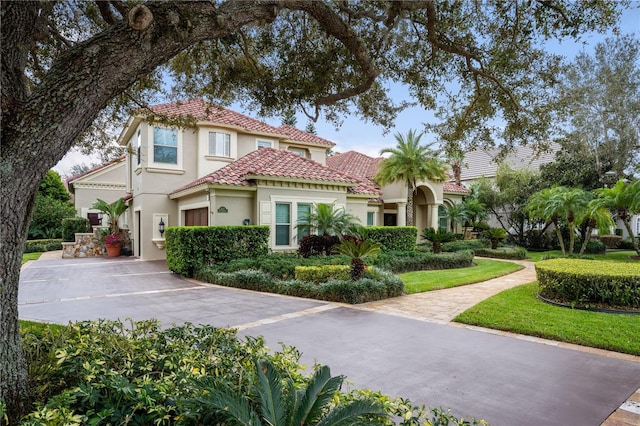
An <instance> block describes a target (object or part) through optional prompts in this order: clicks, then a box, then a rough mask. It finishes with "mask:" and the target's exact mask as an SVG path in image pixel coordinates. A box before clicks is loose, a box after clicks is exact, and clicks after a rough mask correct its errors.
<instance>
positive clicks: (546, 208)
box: [525, 188, 566, 254]
mask: <svg viewBox="0 0 640 426" xmlns="http://www.w3.org/2000/svg"><path fill="white" fill-rule="evenodd" d="M553 190H554V188H545V189H543V190H540V191H538V192H536V193H535V194H533V195H532V196H531V197H529V202H528V203H527V206H526V207H525V210H526V211H527V213H529V220H533V219H534V218H536V219H542V220H543V221H544V222H545V225H548V224H549V223H553V225H554V227H555V230H556V236H557V237H558V243H559V244H560V249H561V250H562V254H565V253H566V251H565V249H564V240H563V238H562V232H560V221H559V217H558V211H557V208H555V206H552V199H553Z"/></svg>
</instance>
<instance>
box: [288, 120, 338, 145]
mask: <svg viewBox="0 0 640 426" xmlns="http://www.w3.org/2000/svg"><path fill="white" fill-rule="evenodd" d="M278 130H279V131H280V133H283V134H285V135H287V136H288V137H289V139H291V140H293V141H299V142H307V143H313V144H317V145H326V146H329V147H331V146H335V145H336V144H335V143H333V142H331V141H329V140H327V139H323V138H321V137H320V136H317V135H314V134H313V133H309V132H305V131H303V130H300V129H296V128H295V127H293V126H289V125H287V124H283V125H282V126H280V127H278Z"/></svg>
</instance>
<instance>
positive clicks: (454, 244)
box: [442, 238, 490, 252]
mask: <svg viewBox="0 0 640 426" xmlns="http://www.w3.org/2000/svg"><path fill="white" fill-rule="evenodd" d="M489 244H490V242H489V240H487V239H484V238H479V239H474V240H459V241H450V242H448V243H443V244H442V251H446V252H452V251H462V250H476V249H481V248H485V247H489Z"/></svg>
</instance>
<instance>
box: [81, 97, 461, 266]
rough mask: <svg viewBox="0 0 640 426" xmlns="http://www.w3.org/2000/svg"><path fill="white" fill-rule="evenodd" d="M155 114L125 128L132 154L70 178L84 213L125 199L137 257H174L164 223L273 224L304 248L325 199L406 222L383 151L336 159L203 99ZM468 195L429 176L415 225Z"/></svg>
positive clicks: (275, 245) (402, 193)
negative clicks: (99, 202) (167, 248)
mask: <svg viewBox="0 0 640 426" xmlns="http://www.w3.org/2000/svg"><path fill="white" fill-rule="evenodd" d="M151 113H152V114H153V115H155V116H152V117H150V116H149V115H148V114H146V115H143V114H140V115H134V116H132V117H130V119H129V120H128V121H127V123H126V125H125V126H124V128H123V130H122V132H121V133H120V136H119V137H118V142H119V143H120V144H121V145H122V146H124V147H126V148H127V152H128V154H127V155H126V158H125V159H124V160H123V161H120V162H117V163H114V164H111V165H108V166H106V167H104V168H101V169H100V170H102V172H100V170H96V171H95V172H91V173H89V174H87V175H83V176H81V177H79V178H77V179H72V180H71V182H70V185H71V186H73V187H74V188H75V192H76V208H77V210H78V213H79V214H81V215H82V216H85V217H87V215H88V214H89V213H92V212H91V209H90V206H91V205H92V204H93V202H95V200H96V199H97V198H102V199H104V200H105V201H109V202H110V201H113V200H114V199H117V198H118V197H120V196H121V197H123V198H125V200H126V201H127V203H128V205H129V209H128V210H127V212H126V213H125V216H126V218H121V219H120V223H123V224H125V227H128V228H129V231H130V234H131V239H132V242H133V247H132V249H133V254H134V255H135V256H137V257H140V258H142V259H148V260H152V259H163V258H164V257H165V252H164V235H162V234H161V232H160V228H159V224H160V222H162V223H163V224H164V225H165V226H193V225H249V224H250V225H268V226H269V227H270V229H271V235H270V248H271V249H272V250H273V251H289V250H295V249H297V247H298V241H299V239H300V238H301V237H302V236H303V235H302V234H301V233H300V232H299V231H298V229H297V227H296V224H297V223H298V220H299V218H301V217H302V216H303V215H305V214H307V213H308V212H309V211H311V209H313V208H314V205H315V204H317V203H334V204H335V205H336V206H338V207H344V208H345V209H346V210H347V211H349V212H350V213H351V214H353V215H354V216H356V217H357V218H358V219H359V220H360V223H361V224H362V225H368V226H373V225H383V224H384V225H404V217H405V211H406V210H405V209H406V188H405V185H403V184H402V183H398V184H394V185H389V186H385V187H382V188H380V187H378V185H377V184H376V183H375V182H373V180H372V177H373V176H374V175H375V171H376V170H377V164H378V163H379V162H380V161H381V159H380V158H371V157H368V156H366V155H363V154H360V153H356V152H353V151H351V152H348V153H345V154H339V155H334V156H331V157H329V158H327V151H328V150H329V149H331V148H332V147H333V146H334V143H333V142H331V141H328V140H326V139H323V138H321V137H319V136H316V135H314V134H311V133H307V132H304V131H301V130H299V129H296V128H294V127H292V126H286V125H285V126H280V127H274V126H271V125H269V124H267V123H264V122H262V121H259V120H256V119H253V118H251V117H248V116H246V115H243V114H240V113H237V112H234V111H231V110H228V109H224V108H220V107H217V106H215V105H212V104H209V103H207V102H205V101H203V100H199V99H196V100H190V101H184V102H174V103H167V104H161V105H156V106H153V107H151ZM161 117H164V118H166V117H170V118H172V119H173V121H172V122H179V123H181V124H180V127H177V126H171V125H166V124H161V123H163V122H167V120H161V119H160V118H161ZM108 176H113V178H112V177H109V178H108V179H107V177H108ZM116 176H117V178H116ZM111 179H114V181H113V185H110V184H109V185H107V182H111ZM116 181H117V182H116ZM116 183H117V184H116ZM92 185H93V186H92ZM107 187H108V188H107ZM108 189H109V190H112V192H109V193H106V192H105V191H107V190H108ZM467 192H468V191H467V190H465V189H464V188H461V187H458V186H456V185H455V184H452V183H434V182H420V184H419V185H418V190H417V191H416V194H415V203H414V204H415V212H416V214H415V217H416V226H418V228H419V229H422V228H424V227H428V226H438V224H439V221H440V219H441V216H440V215H439V210H438V209H439V208H440V207H441V206H442V205H443V204H444V203H455V202H460V201H461V199H462V196H463V195H465V194H466V193H467ZM114 197H115V198H114Z"/></svg>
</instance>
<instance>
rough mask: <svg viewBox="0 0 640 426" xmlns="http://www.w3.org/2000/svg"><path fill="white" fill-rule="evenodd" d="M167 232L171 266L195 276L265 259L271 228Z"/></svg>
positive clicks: (201, 228)
mask: <svg viewBox="0 0 640 426" xmlns="http://www.w3.org/2000/svg"><path fill="white" fill-rule="evenodd" d="M165 232H166V234H165V235H166V251H167V266H168V267H169V269H170V270H172V271H173V272H176V273H178V274H181V275H186V276H192V274H193V272H194V271H196V270H198V269H199V268H201V267H202V266H209V265H212V264H215V263H223V262H229V261H231V260H233V259H240V258H251V257H257V256H261V255H264V254H266V253H267V252H268V250H269V227H268V226H188V227H187V226H181V227H177V226H171V227H169V228H167V230H166V231H165Z"/></svg>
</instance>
